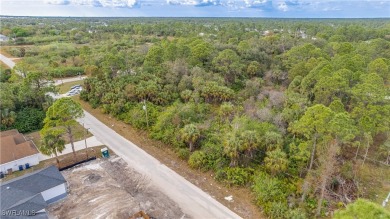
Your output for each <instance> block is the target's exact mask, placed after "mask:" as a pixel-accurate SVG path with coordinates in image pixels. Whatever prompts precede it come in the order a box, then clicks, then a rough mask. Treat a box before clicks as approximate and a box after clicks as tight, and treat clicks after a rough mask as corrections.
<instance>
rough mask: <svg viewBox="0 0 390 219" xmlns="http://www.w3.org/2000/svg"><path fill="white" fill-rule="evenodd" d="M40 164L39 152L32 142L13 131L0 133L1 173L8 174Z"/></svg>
mask: <svg viewBox="0 0 390 219" xmlns="http://www.w3.org/2000/svg"><path fill="white" fill-rule="evenodd" d="M38 163H39V151H38V149H37V147H36V146H35V144H34V143H33V142H32V141H27V140H26V139H25V138H24V136H23V135H22V134H21V133H19V132H18V130H16V129H13V130H9V131H4V132H0V171H1V172H3V173H7V172H8V171H9V170H10V169H12V171H16V170H19V169H20V168H23V169H25V168H28V167H29V166H34V165H37V164H38Z"/></svg>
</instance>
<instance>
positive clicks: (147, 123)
mask: <svg viewBox="0 0 390 219" xmlns="http://www.w3.org/2000/svg"><path fill="white" fill-rule="evenodd" d="M142 109H143V110H145V114H146V127H147V129H149V119H148V109H147V108H146V100H145V99H144V105H143V106H142Z"/></svg>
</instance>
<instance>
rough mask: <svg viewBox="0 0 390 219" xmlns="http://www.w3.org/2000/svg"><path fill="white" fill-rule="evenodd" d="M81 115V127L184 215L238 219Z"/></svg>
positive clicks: (105, 127)
mask: <svg viewBox="0 0 390 219" xmlns="http://www.w3.org/2000/svg"><path fill="white" fill-rule="evenodd" d="M84 113H85V117H84V118H82V119H79V120H78V122H79V123H80V124H84V125H85V127H86V128H90V129H89V131H90V132H91V133H92V134H93V135H94V136H95V137H96V138H97V139H98V140H99V141H100V142H102V143H103V144H105V145H107V146H108V147H110V148H111V149H112V150H113V151H114V152H115V153H116V154H117V155H119V156H120V157H122V158H123V159H124V160H125V161H126V162H127V163H128V164H129V165H130V166H131V167H132V168H134V169H135V170H137V171H138V172H140V173H142V174H145V175H147V176H148V178H149V179H150V180H151V183H152V184H153V185H154V186H156V187H157V188H158V189H159V190H160V191H162V192H163V193H165V194H166V195H167V196H168V197H170V198H171V199H172V200H173V201H175V202H176V203H178V205H179V206H180V208H181V209H182V210H183V212H185V213H186V214H187V215H189V216H192V217H193V218H199V219H214V218H215V219H220V218H221V219H222V218H241V217H240V216H238V215H237V214H236V213H234V212H232V211H231V210H230V209H228V208H227V207H225V206H224V205H222V204H221V203H219V202H217V201H216V200H215V199H213V198H212V197H211V196H210V195H208V194H206V193H205V192H203V191H202V190H201V189H199V188H198V187H196V186H195V185H193V184H192V183H190V182H188V181H187V180H186V179H184V178H183V177H182V176H180V175H179V174H177V173H176V172H174V171H173V170H171V169H169V168H168V167H167V166H165V165H164V164H162V163H160V162H159V161H158V160H157V159H155V158H154V157H152V156H151V155H149V154H147V153H146V152H145V151H143V150H142V149H140V148H139V147H137V146H136V145H135V144H133V143H132V142H130V141H128V140H127V139H125V138H123V137H122V136H121V135H119V134H118V133H116V132H115V131H114V130H112V129H111V128H109V127H108V126H106V125H105V124H103V123H102V122H100V121H99V120H98V119H96V118H95V117H94V116H92V115H91V114H89V113H88V112H86V111H84Z"/></svg>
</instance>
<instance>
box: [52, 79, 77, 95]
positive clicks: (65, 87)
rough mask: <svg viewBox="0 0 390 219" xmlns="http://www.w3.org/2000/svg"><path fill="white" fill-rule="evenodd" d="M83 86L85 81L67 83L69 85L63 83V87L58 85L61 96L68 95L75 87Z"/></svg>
mask: <svg viewBox="0 0 390 219" xmlns="http://www.w3.org/2000/svg"><path fill="white" fill-rule="evenodd" d="M57 80H61V79H57ZM79 84H80V85H83V80H79V81H72V82H67V83H63V84H61V85H58V88H59V92H60V94H63V93H66V92H68V91H69V90H70V88H71V87H72V86H74V85H79Z"/></svg>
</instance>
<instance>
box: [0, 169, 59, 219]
mask: <svg viewBox="0 0 390 219" xmlns="http://www.w3.org/2000/svg"><path fill="white" fill-rule="evenodd" d="M0 185H1V193H0V194H1V197H0V198H1V200H0V201H1V202H0V218H4V219H5V218H48V216H47V214H46V207H47V206H48V205H49V204H51V203H54V202H56V201H59V200H61V199H63V198H65V197H66V195H67V185H66V180H65V178H64V177H63V176H62V174H61V172H60V171H58V169H57V167H55V166H50V167H48V168H45V169H42V170H38V171H35V172H32V173H29V174H26V175H24V176H21V177H18V178H15V179H12V180H10V181H8V182H5V183H1V184H0Z"/></svg>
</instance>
